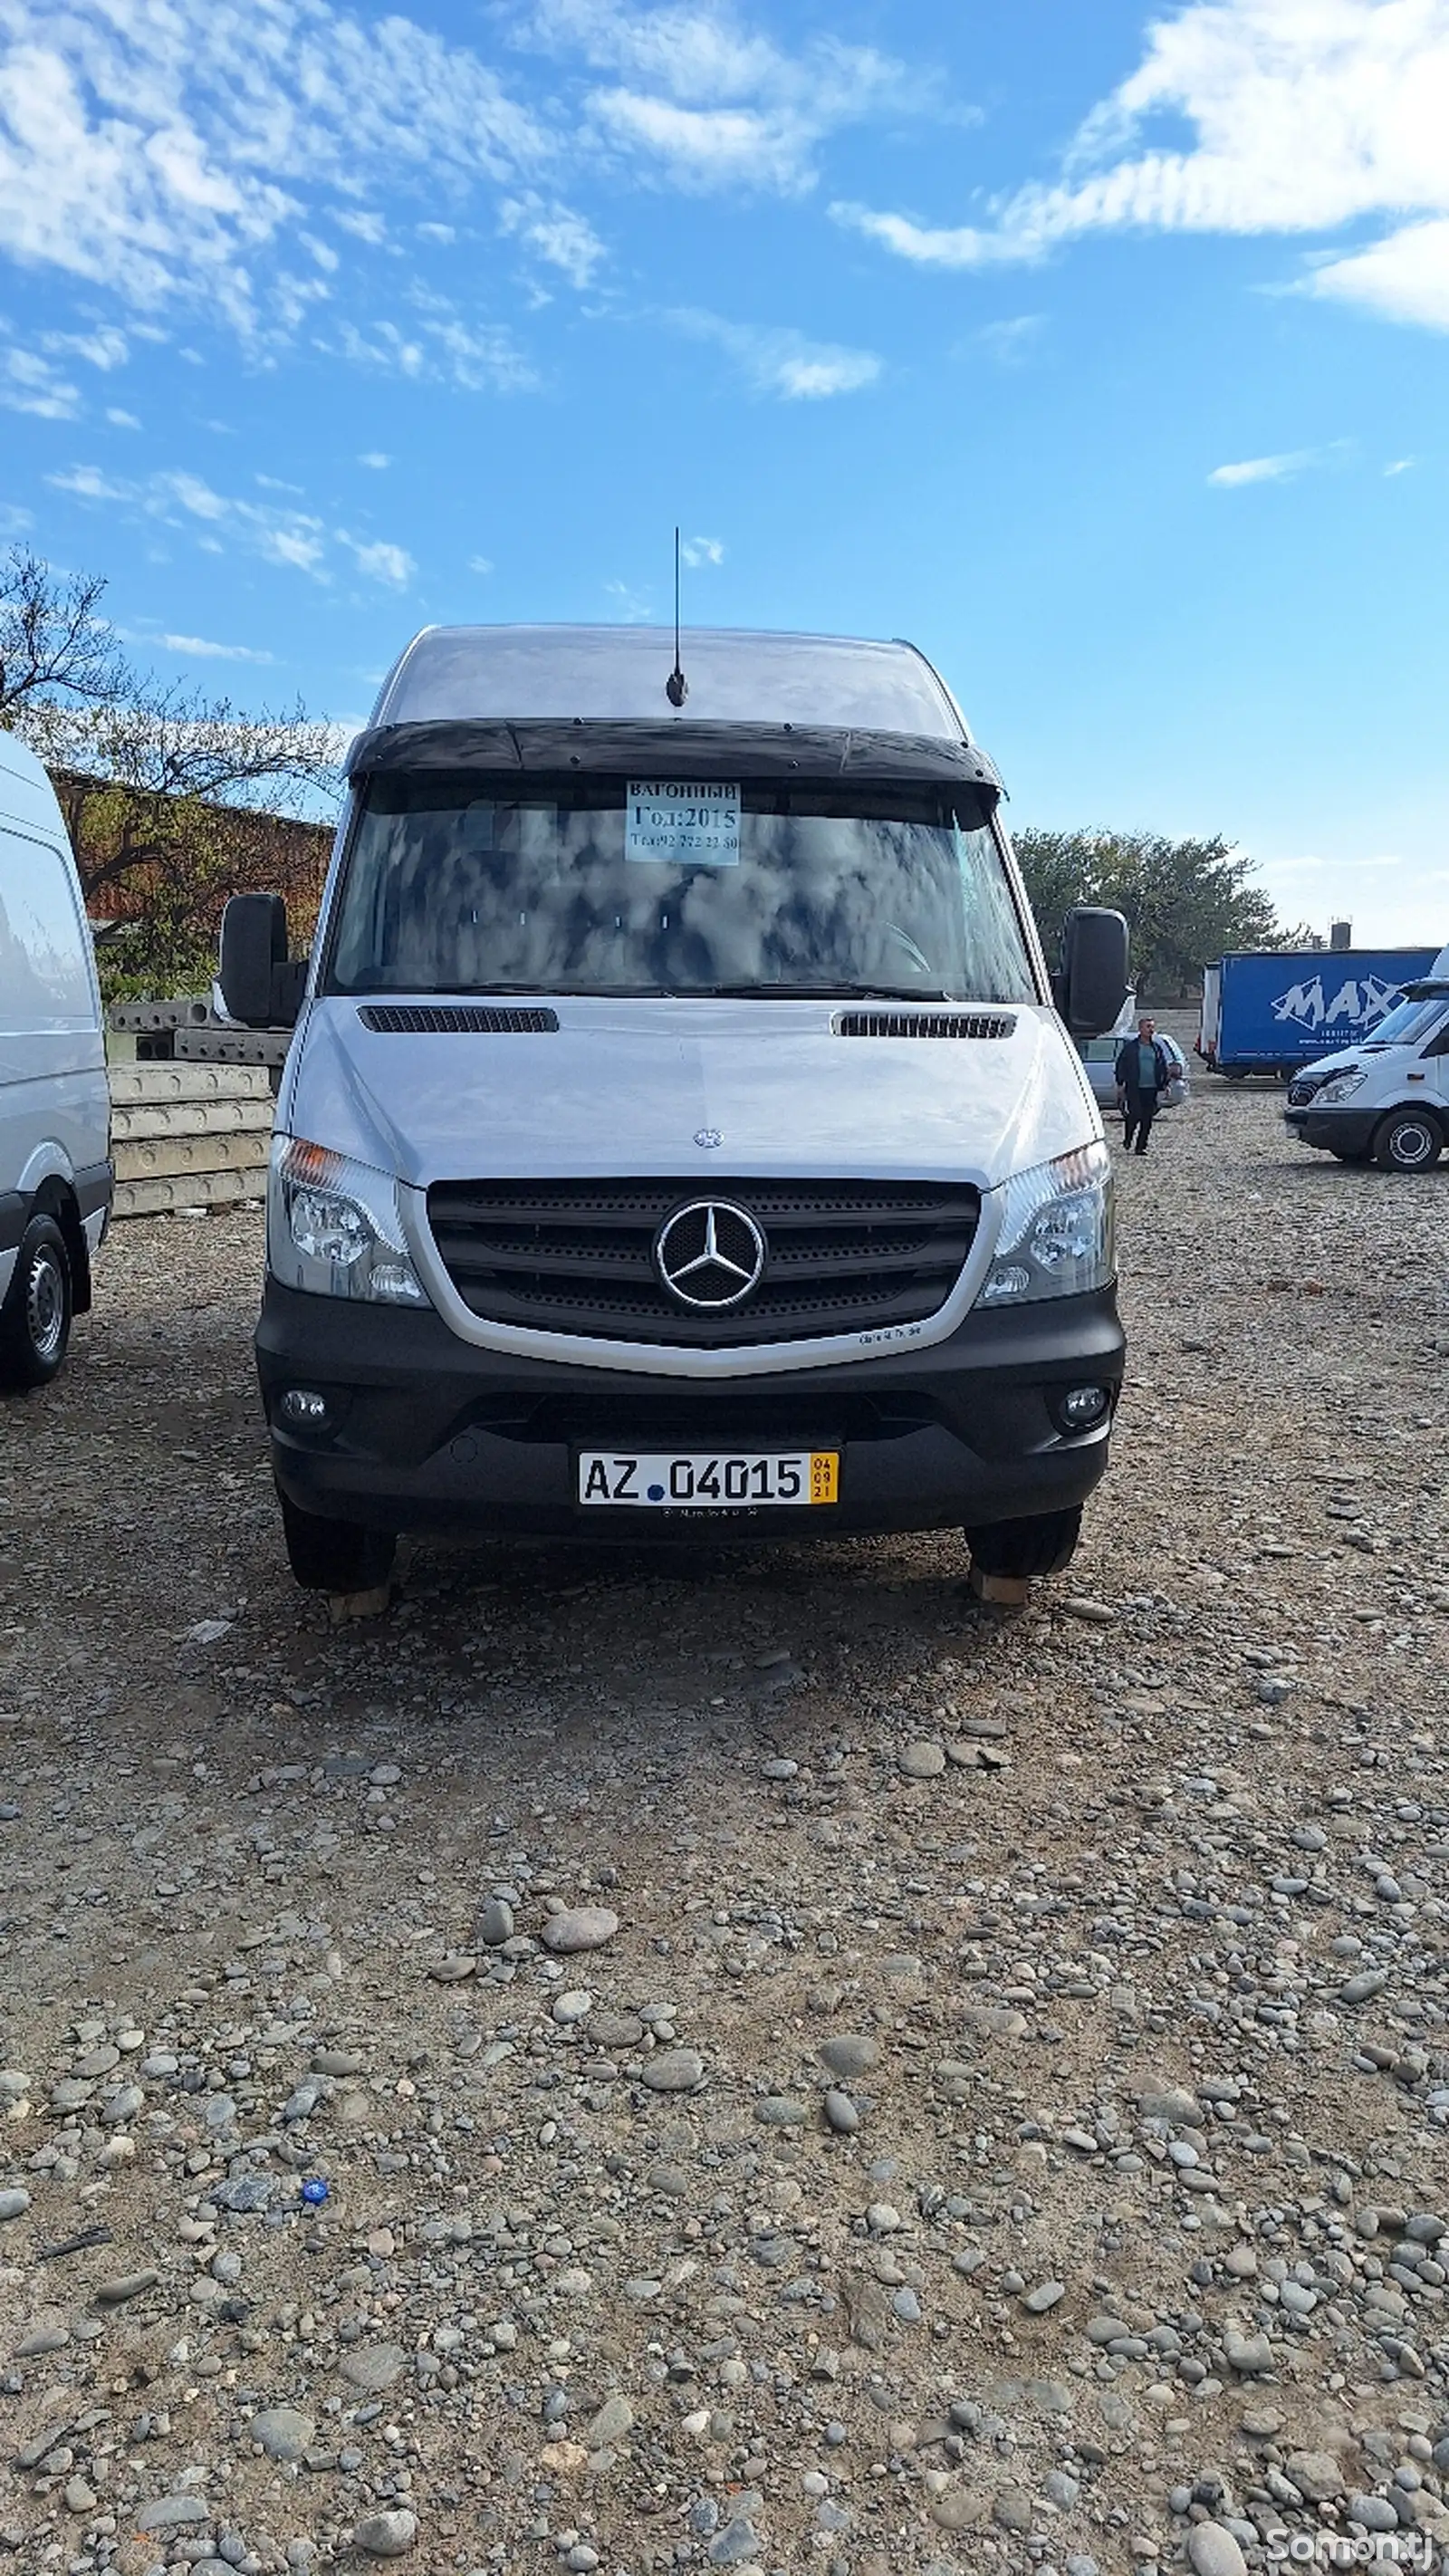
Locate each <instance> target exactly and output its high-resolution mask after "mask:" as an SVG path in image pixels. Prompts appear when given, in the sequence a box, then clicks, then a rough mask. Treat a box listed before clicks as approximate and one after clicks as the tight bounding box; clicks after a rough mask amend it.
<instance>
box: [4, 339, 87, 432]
mask: <svg viewBox="0 0 1449 2576" xmlns="http://www.w3.org/2000/svg"><path fill="white" fill-rule="evenodd" d="M0 404H3V405H4V407H5V409H6V410H7V411H28V412H33V413H34V415H35V417H36V419H37V420H74V419H75V418H76V416H77V414H78V413H79V411H80V408H81V397H80V387H79V385H74V384H72V383H71V381H70V378H69V377H68V376H63V375H62V374H61V372H60V369H59V368H58V367H57V366H56V365H55V364H54V363H53V361H52V360H51V359H49V358H47V357H45V356H44V355H43V354H42V353H41V351H40V350H39V349H16V348H12V347H9V346H7V345H3V344H0Z"/></svg>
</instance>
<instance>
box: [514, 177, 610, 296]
mask: <svg viewBox="0 0 1449 2576" xmlns="http://www.w3.org/2000/svg"><path fill="white" fill-rule="evenodd" d="M498 228H499V230H500V232H503V233H507V234H512V235H513V236H515V237H516V239H518V240H519V241H522V242H526V243H527V245H528V247H529V249H530V250H531V251H533V252H534V253H535V255H536V256H537V257H538V258H539V259H541V260H545V261H547V263H548V265H549V267H550V268H557V269H561V270H562V272H563V274H564V276H565V277H566V278H567V279H568V281H569V284H570V285H571V286H577V287H585V286H587V285H588V284H589V281H590V279H591V278H592V277H593V274H594V271H595V269H596V268H597V267H598V265H599V263H600V261H601V260H602V259H603V257H604V255H605V254H604V245H603V243H602V242H601V241H600V239H599V236H598V234H597V233H596V232H595V230H594V228H593V225H592V224H591V223H589V222H588V221H587V220H586V219H585V217H584V216H583V215H576V214H575V213H574V212H573V210H572V208H571V207H569V206H561V205H552V204H549V203H548V202H547V201H546V200H545V199H544V198H542V197H539V196H537V195H535V194H533V193H532V192H530V193H529V194H528V195H527V196H525V197H509V198H507V199H506V200H505V201H504V204H503V205H502V207H501V208H500V209H499V218H498Z"/></svg>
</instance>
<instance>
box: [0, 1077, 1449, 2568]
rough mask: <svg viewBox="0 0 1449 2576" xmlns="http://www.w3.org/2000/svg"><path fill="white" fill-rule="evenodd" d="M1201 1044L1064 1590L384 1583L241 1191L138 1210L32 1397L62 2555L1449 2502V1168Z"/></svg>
mask: <svg viewBox="0 0 1449 2576" xmlns="http://www.w3.org/2000/svg"><path fill="white" fill-rule="evenodd" d="M1199 1088H1200V1092H1201V1097H1200V1098H1199V1099H1198V1100H1197V1101H1196V1102H1195V1103H1194V1105H1193V1107H1192V1108H1191V1109H1190V1110H1189V1111H1187V1112H1185V1113H1183V1114H1182V1115H1181V1116H1180V1117H1177V1118H1174V1119H1173V1120H1171V1121H1164V1123H1163V1125H1162V1126H1161V1127H1160V1128H1159V1130H1158V1132H1157V1135H1156V1137H1155V1139H1154V1142H1153V1148H1152V1153H1151V1155H1150V1157H1149V1158H1148V1159H1147V1160H1146V1161H1145V1162H1143V1163H1134V1164H1132V1165H1131V1166H1130V1167H1129V1168H1126V1169H1124V1170H1123V1173H1122V1180H1123V1189H1122V1201H1123V1208H1122V1217H1123V1237H1124V1268H1125V1271H1126V1274H1127V1284H1126V1289H1125V1302H1126V1306H1127V1310H1128V1313H1129V1318H1130V1324H1131V1329H1132V1336H1133V1350H1132V1360H1131V1369H1130V1378H1129V1387H1128V1393H1127V1396H1126V1399H1125V1402H1124V1408H1123V1416H1122V1423H1121V1430H1120V1436H1119V1439H1118V1444H1117V1452H1116V1459H1117V1463H1116V1467H1115V1471H1114V1473H1113V1476H1112V1478H1111V1480H1110V1482H1109V1485H1108V1486H1107V1488H1106V1489H1105V1491H1104V1494H1103V1495H1102V1497H1101V1498H1099V1501H1098V1503H1097V1505H1096V1507H1095V1508H1094V1510H1093V1511H1092V1512H1091V1514H1090V1516H1089V1529H1088V1535H1087V1539H1086V1542H1085V1544H1084V1547H1083V1549H1082V1552H1081V1554H1080V1556H1079V1558H1078V1560H1077V1563H1076V1565H1075V1566H1074V1567H1073V1569H1072V1571H1071V1573H1070V1574H1068V1575H1066V1576H1063V1577H1060V1578H1058V1579H1057V1580H1056V1581H1055V1582H1053V1583H1050V1584H1046V1585H1043V1586H1041V1587H1040V1588H1039V1590H1038V1593H1037V1595H1036V1597H1035V1599H1034V1601H1033V1603H1032V1606H1031V1607H1030V1608H1029V1609H1028V1610H1027V1611H1026V1612H1025V1613H1024V1614H1023V1615H1021V1616H1020V1617H1018V1618H1015V1619H1004V1620H1003V1619H1000V1618H997V1617H994V1616H993V1615H992V1614H990V1613H988V1612H986V1611H983V1610H981V1609H979V1608H976V1607H975V1606H973V1605H972V1604H971V1602H970V1601H969V1600H968V1598H967V1595H966V1592H965V1588H964V1583H963V1575H964V1557H963V1553H962V1551H961V1549H960V1548H959V1546H958V1545H957V1544H955V1543H954V1542H952V1541H949V1540H947V1539H944V1538H931V1539H923V1540H919V1541H896V1542H890V1543H881V1544H876V1545H845V1544H842V1545H839V1546H835V1547H831V1548H828V1549H826V1548H822V1549H821V1551H820V1552H819V1554H810V1555H804V1554H802V1555H799V1556H789V1557H786V1556H784V1555H773V1556H772V1555H769V1554H767V1553H764V1552H759V1553H754V1554H749V1555H744V1556H739V1557H731V1556H727V1555H725V1554H723V1553H713V1552H707V1551H704V1550H701V1551H700V1552H699V1553H698V1554H695V1555H692V1556H690V1557H689V1558H688V1559H687V1560H680V1561H677V1562H676V1561H671V1563H670V1564H669V1565H668V1566H667V1567H664V1568H661V1567H660V1566H659V1565H658V1564H657V1563H652V1562H651V1561H650V1560H649V1559H648V1558H647V1557H646V1556H644V1555H643V1554H640V1555H637V1556H636V1555H632V1554H631V1555H629V1556H622V1555H621V1556H603V1555H592V1554H591V1555H589V1556H581V1555H571V1556H565V1555H563V1554H532V1555H530V1554H525V1553H523V1552H521V1551H520V1552H513V1551H508V1550H502V1549H494V1550H491V1551H489V1552H488V1553H486V1554H475V1555H465V1554H447V1553H444V1552H442V1551H436V1552H435V1551H433V1550H431V1549H422V1548H419V1549H417V1550H416V1551H415V1552H414V1553H413V1554H412V1556H411V1559H410V1561H409V1562H408V1564H407V1566H406V1570H405V1575H404V1580H403V1585H402V1589H401V1594H400V1597H399V1600H398V1602H397V1604H396V1606H395V1607H394V1609H393V1611H392V1612H391V1614H390V1616H389V1617H388V1618H387V1619H385V1620H383V1621H380V1622H376V1623H372V1624H368V1625H365V1626H362V1625H351V1626H347V1627H343V1628H339V1629H332V1628H330V1627H329V1625H328V1617H327V1606H326V1604H325V1603H322V1602H319V1601H317V1600H315V1599H310V1598H306V1597H304V1596H302V1595H301V1594H299V1593H297V1592H296V1591H295V1590H294V1589H293V1588H292V1586H291V1583H290V1580H289V1578H288V1576H287V1573H286V1570H285V1565H284V1561H283V1559H282V1555H281V1549H280V1543H279V1534H278V1528H277V1523H276V1518H275V1513H274V1507H273V1503H272V1498H271V1494H270V1489H269V1483H268V1477H267V1471H266V1466H265V1462H264V1456H263V1447H262V1441H261V1437H260V1433H259V1426H258V1420H257V1415H256V1410H255V1406H254V1402H253V1394H252V1382H251V1372H250V1361H249V1353H248V1333H249V1326H250V1321H251V1313H252V1307H253V1303H254V1297H255V1290H256V1282H257V1271H258V1263H259V1254H260V1239H259V1227H258V1222H257V1219H256V1217H255V1215H254V1214H249V1213H239V1214H234V1215H227V1216H222V1217H219V1218H216V1219H213V1220H210V1221H206V1222H187V1221H184V1220H174V1221H164V1220H157V1221H146V1222H137V1223H134V1224H132V1225H130V1226H129V1227H127V1228H125V1229H123V1230H122V1231H120V1232H119V1233H118V1235H117V1236H116V1237H115V1238H114V1239H113V1241H112V1244H111V1246H110V1248H109V1251H108V1254H107V1257H106V1260H105V1264H104V1268H103V1271H102V1273H101V1279H100V1297H99V1304H98V1308H97V1312H96V1314H95V1315H94V1316H93V1317H92V1318H91V1319H90V1320H89V1321H88V1322H87V1323H85V1324H84V1325H82V1327H81V1328H80V1329H79V1331H78V1333H77V1338H76V1344H75V1348H74V1352H73V1357H72V1363H71V1367H70V1369H69V1372H68V1374H67V1376H66V1377H65V1379H64V1380H63V1381H62V1382H61V1384H60V1385H59V1386H58V1387H57V1388H56V1389H55V1390H53V1391H51V1392H50V1393H48V1394H47V1395H45V1396H43V1397H37V1398H33V1399H31V1400H30V1401H28V1402H22V1403H15V1404H13V1405H10V1406H8V1407H7V1408H6V1411H5V1413H4V1417H3V1418H4V1431H5V1447H4V1453H3V1459H0V1818H3V1819H4V1821H3V1823H0V2067H3V2068H4V2069H5V2070H6V2071H5V2072H3V2073H0V2563H3V2560H4V2553H5V2552H7V2551H8V2552H10V2553H12V2554H13V2556H14V2558H15V2560H16V2562H17V2564H18V2566H19V2567H20V2568H21V2569H23V2570H24V2571H25V2576H31V2571H37V2576H39V2571H48V2570H51V2569H55V2570H68V2571H76V2576H80V2571H90V2570H95V2569H101V2568H108V2569H119V2570H121V2571H123V2576H144V2571H149V2570H153V2569H160V2568H162V2567H163V2566H164V2567H167V2568H171V2567H180V2566H188V2565H190V2566H199V2567H200V2568H201V2569H202V2570H203V2571H204V2576H220V2570H221V2569H223V2568H228V2567H229V2568H240V2569H242V2570H245V2571H251V2576H260V2571H268V2576H270V2571H273V2570H277V2571H280V2570H282V2569H284V2568H289V2569H320V2568H328V2567H332V2566H334V2565H337V2566H346V2567H349V2568H363V2567H366V2566H369V2565H374V2564H381V2563H384V2562H385V2561H386V2560H387V2559H388V2558H389V2557H401V2559H402V2560H403V2562H404V2563H405V2564H406V2565H408V2566H410V2567H413V2568H415V2569H417V2570H419V2571H423V2570H426V2571H428V2576H451V2571H455V2570H457V2571H472V2570H479V2571H484V2570H486V2571H490V2576H491V2571H495V2570H502V2571H505V2576H515V2571H518V2572H519V2576H535V2571H537V2576H548V2571H551V2570H554V2569H560V2568H562V2569H565V2570H574V2571H585V2576H586V2571H589V2570H592V2569H596V2568H597V2569H601V2570H602V2571H604V2576H657V2571H662V2570H665V2569H681V2570H699V2571H706V2576H707V2571H708V2570H710V2569H717V2568H734V2569H737V2570H738V2569H745V2570H750V2571H757V2576H758V2571H764V2576H773V2571H783V2570H789V2571H794V2570H802V2571H810V2570H819V2571H820V2576H927V2571H936V2576H948V2571H952V2576H954V2571H957V2570H960V2569H962V2568H969V2569H973V2570H974V2569H990V2570H1000V2571H1003V2576H1015V2572H1016V2571H1019V2570H1020V2571H1025V2570H1028V2569H1035V2570H1039V2571H1040V2570H1053V2571H1057V2576H1091V2571H1093V2570H1094V2569H1096V2570H1100V2571H1102V2576H1115V2571H1117V2570H1119V2569H1121V2570H1127V2569H1133V2570H1136V2571H1138V2576H1145V2572H1146V2571H1150V2570H1153V2569H1157V2568H1161V2569H1162V2570H1164V2571H1166V2570H1177V2569H1181V2568H1183V2567H1190V2568H1192V2569H1194V2570H1196V2571H1198V2576H1241V2571H1242V2569H1243V2568H1244V2566H1245V2565H1246V2566H1248V2567H1250V2568H1260V2567H1265V2566H1268V2565H1270V2564H1274V2563H1283V2561H1284V2559H1285V2555H1286V2551H1287V2548H1288V2536H1289V2535H1292V2536H1294V2537H1295V2538H1296V2539H1297V2541H1298V2544H1299V2547H1300V2549H1301V2548H1303V2547H1304V2546H1306V2542H1307V2535H1310V2534H1320V2535H1323V2534H1328V2533H1340V2534H1348V2533H1352V2532H1355V2531H1357V2532H1360V2533H1362V2532H1370V2533H1372V2532H1380V2531H1382V2532H1385V2533H1390V2532H1392V2533H1397V2534H1398V2535H1399V2539H1400V2544H1401V2548H1403V2549H1405V2550H1406V2549H1407V2545H1408V2542H1409V2540H1410V2538H1411V2537H1412V2538H1413V2539H1414V2541H1415V2545H1416V2546H1417V2547H1420V2548H1425V2549H1428V2550H1429V2551H1430V2553H1431V2554H1430V2555H1429V2556H1428V2557H1420V2558H1415V2559H1414V2560H1412V2562H1410V2563H1414V2564H1432V2563H1433V2558H1432V2550H1433V2547H1434V2546H1435V2545H1436V2544H1445V2545H1446V2546H1449V2309H1446V2304H1445V2291H1446V2272H1449V2235H1446V2222H1449V2043H1446V2008H1449V1986H1446V1965H1449V1961H1446V1924H1449V1874H1446V1859H1449V1783H1446V1773H1445V1757H1444V1743H1443V1712H1444V1702H1445V1680H1446V1652H1445V1649H1446V1639H1449V1590H1446V1588H1445V1583H1446V1566H1449V1550H1446V1545H1445V1530H1444V1522H1443V1518H1442V1509H1443V1467H1444V1454H1445V1416H1446V1405H1445V1396H1444V1365H1443V1364H1444V1359H1445V1356H1446V1354H1449V1301H1446V1282H1445V1250H1444V1244H1445V1220H1446V1216H1449V1175H1446V1174H1437V1175H1432V1176H1428V1177H1426V1178H1424V1179H1422V1180H1419V1181H1400V1180H1391V1179H1387V1178H1382V1177H1380V1176H1378V1175H1376V1174H1374V1173H1371V1172H1363V1171H1345V1170H1341V1169H1340V1168H1339V1167H1338V1166H1337V1165H1335V1164H1332V1163H1326V1162H1323V1161H1320V1160H1319V1159H1318V1158H1317V1157H1309V1156H1307V1155H1305V1154H1303V1153H1301V1152H1300V1151H1299V1150H1298V1149H1296V1148H1292V1147H1289V1146H1287V1145H1285V1143H1284V1141H1283V1137H1282V1130H1281V1126H1280V1124H1279V1120H1278V1106H1279V1104H1278V1099H1277V1097H1276V1096H1275V1095H1270V1094H1268V1093H1267V1092H1261V1093H1256V1094H1254V1093H1247V1092H1235V1093H1232V1094H1229V1093H1228V1092H1227V1091H1226V1090H1225V1089H1224V1088H1223V1087H1222V1086H1220V1085H1217V1084H1212V1083H1205V1084H1202V1085H1200V1086H1199ZM309 2182H319V2183H325V2197H323V2198H321V2199H320V2200H318V2199H315V2198H314V2199H310V2200H309V2198H308V2197H307V2189H306V2187H307V2184H308V2183H309ZM1274 2534H1277V2535H1279V2536H1278V2538H1277V2539H1276V2540H1275V2539H1274V2538H1273V2537H1272V2535H1274ZM1275 2552H1276V2558H1275V2554H1274V2553H1275ZM1345 2563H1347V2562H1345Z"/></svg>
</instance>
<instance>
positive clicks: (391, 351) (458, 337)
mask: <svg viewBox="0 0 1449 2576" xmlns="http://www.w3.org/2000/svg"><path fill="white" fill-rule="evenodd" d="M338 345H339V346H340V348H341V350H342V353H343V355H344V357H347V358H350V359H352V360H353V362H354V363H355V364H356V365H358V366H365V367H375V368H377V369H378V370H379V371H380V372H382V373H383V374H385V375H391V376H402V377H404V378H405V379H407V380H408V381H410V382H412V383H414V384H425V383H428V382H434V383H437V382H442V383H445V384H451V385H456V386H457V387H458V388H459V390H460V391H461V392H464V393H485V392H486V393H524V392H527V391H529V390H530V389H531V388H532V387H533V386H534V385H536V384H537V382H538V378H537V376H536V375H535V373H534V371H533V368H532V367H531V366H530V364H529V362H528V360H527V358H526V357H525V356H524V354H523V352H522V350H521V349H520V348H519V346H518V343H517V342H516V340H515V339H514V337H513V335H512V333H511V332H510V331H509V330H507V329H506V328H505V327H504V325H503V324H502V323H483V324H470V323H466V322H460V321H459V320H458V319H457V318H456V316H447V315H446V313H444V314H443V315H439V314H430V315H428V316H427V317H426V318H425V319H423V320H422V321H420V322H418V323H416V324H415V325H414V326H413V327H412V328H411V329H409V330H404V329H403V328H402V327H401V326H400V325H399V324H398V323H396V322H391V321H387V322H374V323H373V324H372V325H371V327H370V329H368V330H366V331H360V330H359V329H358V328H357V326H356V324H355V323H352V322H344V323H343V325H342V328H341V331H340V333H339V335H338Z"/></svg>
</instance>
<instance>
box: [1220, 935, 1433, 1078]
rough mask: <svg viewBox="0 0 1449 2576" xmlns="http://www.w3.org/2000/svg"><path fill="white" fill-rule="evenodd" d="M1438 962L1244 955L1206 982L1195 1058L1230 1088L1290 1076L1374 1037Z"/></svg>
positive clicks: (1400, 951)
mask: <svg viewBox="0 0 1449 2576" xmlns="http://www.w3.org/2000/svg"><path fill="white" fill-rule="evenodd" d="M1434 957H1435V951H1434V950H1433V949H1432V948H1258V949H1239V950H1237V951H1235V953H1234V954H1233V955H1231V956H1229V957H1221V958H1219V960H1218V962H1217V964H1216V965H1215V966H1209V967H1208V968H1207V970H1206V972H1205V974H1204V976H1203V988H1202V1023H1201V1026H1200V1028H1199V1030H1198V1038H1197V1048H1196V1052H1197V1054H1198V1055H1200V1056H1201V1058H1202V1060H1203V1063H1204V1064H1205V1065H1208V1066H1210V1067H1211V1068H1212V1070H1213V1071H1214V1072H1215V1073H1223V1074H1226V1075H1227V1078H1228V1080H1229V1081H1230V1082H1242V1081H1245V1080H1246V1078H1247V1076H1248V1075H1249V1074H1250V1073H1263V1074H1271V1075H1278V1076H1283V1077H1287V1076H1288V1075H1290V1074H1293V1073H1295V1072H1296V1071H1297V1069H1298V1067H1299V1066H1300V1065H1303V1064H1312V1063H1313V1061H1314V1059H1315V1058H1316V1057H1318V1056H1321V1055H1333V1054H1335V1053H1337V1052H1338V1050H1339V1049H1340V1048H1343V1047H1350V1046H1359V1045H1362V1043H1363V1041H1364V1040H1365V1039H1366V1038H1370V1037H1372V1035H1373V1033H1374V1030H1375V1028H1376V1027H1377V1025H1378V1023H1379V1021H1380V1020H1381V1019H1382V1018H1383V1017H1384V1014H1385V1013H1386V1012H1387V1011H1391V1010H1392V1009H1393V1006H1394V1004H1395V1002H1396V1001H1397V1000H1398V998H1399V995H1400V993H1401V992H1402V990H1403V988H1404V986H1405V984H1411V983H1413V982H1414V981H1415V979H1416V978H1417V977H1420V976H1423V975H1427V974H1428V973H1429V970H1430V968H1431V967H1432V965H1433V963H1434Z"/></svg>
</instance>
